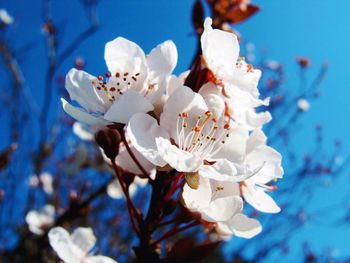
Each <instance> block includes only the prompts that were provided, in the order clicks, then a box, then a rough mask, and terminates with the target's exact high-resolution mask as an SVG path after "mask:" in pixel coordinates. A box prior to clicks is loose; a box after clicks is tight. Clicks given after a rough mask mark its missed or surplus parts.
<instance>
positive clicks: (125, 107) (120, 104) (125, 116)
mask: <svg viewBox="0 0 350 263" xmlns="http://www.w3.org/2000/svg"><path fill="white" fill-rule="evenodd" d="M152 110H153V105H152V104H151V103H150V102H149V101H148V100H147V99H146V98H145V97H143V96H142V95H140V94H139V93H137V92H136V91H133V90H128V91H127V92H125V93H124V94H123V95H121V96H119V97H118V98H117V99H116V100H115V101H114V103H113V104H112V106H111V107H110V108H109V110H108V111H107V112H106V114H105V115H104V118H105V119H106V120H108V121H111V122H117V123H128V121H129V120H130V118H131V117H132V116H133V115H134V114H136V113H140V112H142V113H146V112H149V111H152Z"/></svg>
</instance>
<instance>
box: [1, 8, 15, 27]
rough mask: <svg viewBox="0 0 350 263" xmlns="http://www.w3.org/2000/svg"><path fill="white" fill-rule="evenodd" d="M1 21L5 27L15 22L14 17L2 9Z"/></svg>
mask: <svg viewBox="0 0 350 263" xmlns="http://www.w3.org/2000/svg"><path fill="white" fill-rule="evenodd" d="M0 21H1V23H3V24H5V25H10V24H12V23H13V22H14V19H13V17H12V16H11V15H10V14H9V13H8V12H7V10H6V9H3V8H2V9H0Z"/></svg>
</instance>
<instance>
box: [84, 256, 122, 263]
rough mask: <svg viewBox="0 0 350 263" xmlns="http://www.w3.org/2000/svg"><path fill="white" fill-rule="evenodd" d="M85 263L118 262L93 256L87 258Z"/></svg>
mask: <svg viewBox="0 0 350 263" xmlns="http://www.w3.org/2000/svg"><path fill="white" fill-rule="evenodd" d="M84 263H117V261H115V260H114V259H112V258H109V257H105V256H92V257H87V258H85V259H84Z"/></svg>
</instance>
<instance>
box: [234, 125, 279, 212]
mask: <svg viewBox="0 0 350 263" xmlns="http://www.w3.org/2000/svg"><path fill="white" fill-rule="evenodd" d="M266 140H267V138H266V136H265V134H264V133H263V132H262V131H261V130H259V129H257V130H254V131H253V132H252V133H251V135H250V137H249V139H248V140H247V144H246V157H245V160H244V165H245V166H248V167H249V169H253V170H254V169H255V170H256V169H258V170H257V172H256V173H255V174H254V175H253V176H251V177H249V178H247V179H245V180H244V181H243V182H241V183H240V189H241V193H242V196H243V197H244V199H245V201H247V202H248V203H249V204H250V205H252V206H253V207H254V208H255V209H257V210H259V211H261V212H264V213H278V212H279V211H280V210H281V209H280V208H279V207H278V206H277V204H276V203H275V201H274V200H273V199H272V198H271V197H270V196H269V195H268V194H267V193H266V192H272V191H273V190H275V188H276V187H275V186H271V185H267V184H268V183H269V182H271V181H276V180H277V179H280V178H282V176H283V168H282V167H281V161H282V157H281V155H280V154H279V153H278V152H277V151H276V150H275V149H273V148H272V147H269V146H267V145H266Z"/></svg>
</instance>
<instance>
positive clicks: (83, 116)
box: [61, 98, 110, 126]
mask: <svg viewBox="0 0 350 263" xmlns="http://www.w3.org/2000/svg"><path fill="white" fill-rule="evenodd" d="M61 101H62V107H63V109H64V111H65V112H66V113H67V114H69V115H70V116H71V117H73V118H74V119H76V120H77V121H80V122H83V123H86V124H88V125H97V126H105V125H108V124H110V123H109V122H108V121H106V120H104V119H102V118H100V117H95V116H93V115H91V114H90V113H87V112H86V111H84V110H83V109H81V108H78V107H74V106H72V105H71V104H69V103H68V102H67V101H66V100H65V99H63V98H61Z"/></svg>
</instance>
